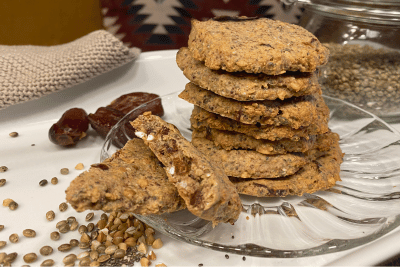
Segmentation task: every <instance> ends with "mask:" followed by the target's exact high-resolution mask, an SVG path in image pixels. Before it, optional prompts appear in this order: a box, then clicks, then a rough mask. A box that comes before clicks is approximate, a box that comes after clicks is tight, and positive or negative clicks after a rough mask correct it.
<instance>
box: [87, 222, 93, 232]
mask: <svg viewBox="0 0 400 267" xmlns="http://www.w3.org/2000/svg"><path fill="white" fill-rule="evenodd" d="M93 229H94V224H93V223H88V225H87V230H88V232H91V231H93Z"/></svg>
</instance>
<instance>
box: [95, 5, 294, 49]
mask: <svg viewBox="0 0 400 267" xmlns="http://www.w3.org/2000/svg"><path fill="white" fill-rule="evenodd" d="M100 2H101V5H102V12H103V24H104V27H105V29H106V30H107V31H109V32H111V33H112V34H114V35H115V36H116V37H117V38H118V39H120V40H122V41H123V42H124V43H125V44H126V45H128V46H130V47H132V46H135V47H138V48H141V49H142V51H152V50H163V49H177V48H180V47H182V46H187V39H188V35H189V32H190V20H191V18H195V19H198V20H204V19H209V18H212V17H214V16H222V15H229V16H248V17H253V16H258V17H267V18H272V19H277V20H281V21H285V22H289V23H297V22H298V20H299V18H300V16H301V14H302V8H300V7H299V6H286V5H284V4H282V3H281V2H280V1H279V0H100Z"/></svg>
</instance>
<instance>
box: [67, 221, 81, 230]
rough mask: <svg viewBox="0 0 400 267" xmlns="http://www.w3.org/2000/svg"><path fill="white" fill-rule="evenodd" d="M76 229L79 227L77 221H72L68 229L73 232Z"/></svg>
mask: <svg viewBox="0 0 400 267" xmlns="http://www.w3.org/2000/svg"><path fill="white" fill-rule="evenodd" d="M78 227H79V223H78V222H77V221H74V222H72V223H71V225H70V227H69V229H70V230H71V231H75V230H76V229H78Z"/></svg>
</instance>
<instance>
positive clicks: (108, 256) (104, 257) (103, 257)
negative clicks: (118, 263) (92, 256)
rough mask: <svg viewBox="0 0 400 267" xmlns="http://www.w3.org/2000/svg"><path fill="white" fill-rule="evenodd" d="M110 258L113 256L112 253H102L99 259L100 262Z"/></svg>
mask: <svg viewBox="0 0 400 267" xmlns="http://www.w3.org/2000/svg"><path fill="white" fill-rule="evenodd" d="M110 258H111V257H110V255H108V254H104V255H101V256H100V257H99V259H98V260H97V261H98V262H105V261H108V260H109V259H110Z"/></svg>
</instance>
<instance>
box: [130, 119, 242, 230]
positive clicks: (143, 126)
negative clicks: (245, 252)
mask: <svg viewBox="0 0 400 267" xmlns="http://www.w3.org/2000/svg"><path fill="white" fill-rule="evenodd" d="M131 124H132V126H133V128H134V129H135V134H136V135H137V136H138V137H140V138H142V139H143V140H144V142H145V143H146V145H148V146H149V148H150V149H151V150H152V151H153V152H154V154H155V155H156V156H157V158H158V159H159V160H160V161H161V162H162V163H163V164H164V165H165V170H166V173H167V175H168V178H169V180H170V182H172V183H173V184H174V185H175V186H176V188H177V189H178V192H179V194H180V196H181V197H182V198H183V199H184V200H185V203H186V206H187V208H188V210H189V211H190V212H192V213H193V214H194V215H196V216H198V217H200V218H203V219H205V220H209V221H212V222H213V225H217V224H218V223H221V222H229V223H234V222H235V221H236V220H237V218H238V217H239V214H240V212H241V209H242V205H241V201H240V198H239V195H238V193H237V191H236V188H235V187H234V186H233V184H232V183H231V182H230V181H229V179H228V177H227V176H226V174H225V173H224V171H223V170H222V169H221V168H220V167H218V165H217V164H214V163H212V162H210V161H209V160H207V159H206V157H205V156H204V155H203V154H202V153H200V152H199V151H198V150H197V149H196V148H195V147H194V146H193V145H192V144H191V143H190V142H189V141H188V140H186V139H185V138H184V137H183V136H182V135H181V134H180V132H179V130H178V129H177V128H176V127H175V126H174V125H172V124H169V123H167V122H165V121H164V120H162V119H161V118H160V117H158V116H154V115H151V114H150V113H144V114H143V115H141V116H139V117H138V118H137V119H136V120H134V121H133V122H131Z"/></svg>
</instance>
